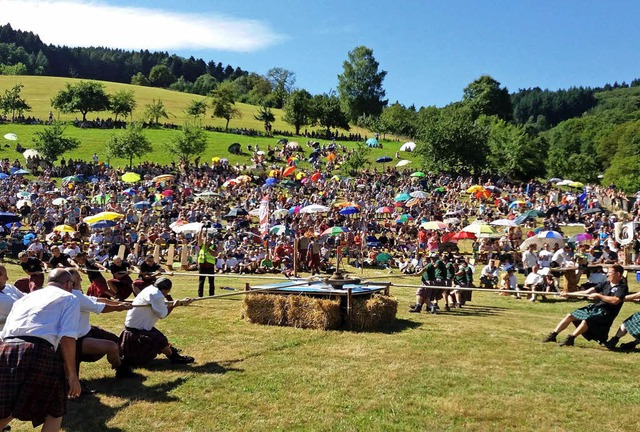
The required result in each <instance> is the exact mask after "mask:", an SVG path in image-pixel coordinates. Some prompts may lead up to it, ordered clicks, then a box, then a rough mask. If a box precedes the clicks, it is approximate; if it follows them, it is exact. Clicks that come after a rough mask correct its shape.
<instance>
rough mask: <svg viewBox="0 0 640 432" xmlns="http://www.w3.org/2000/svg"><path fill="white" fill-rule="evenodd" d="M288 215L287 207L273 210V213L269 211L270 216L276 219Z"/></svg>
mask: <svg viewBox="0 0 640 432" xmlns="http://www.w3.org/2000/svg"><path fill="white" fill-rule="evenodd" d="M288 215H289V210H287V209H278V210H275V211H274V212H273V213H271V216H273V217H274V218H276V219H278V218H282V217H286V216H288Z"/></svg>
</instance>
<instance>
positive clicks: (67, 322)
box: [0, 285, 80, 349]
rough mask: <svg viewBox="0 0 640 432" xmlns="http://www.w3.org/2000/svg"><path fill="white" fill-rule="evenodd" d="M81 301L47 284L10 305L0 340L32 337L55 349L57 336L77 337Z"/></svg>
mask: <svg viewBox="0 0 640 432" xmlns="http://www.w3.org/2000/svg"><path fill="white" fill-rule="evenodd" d="M79 320H80V302H79V301H78V299H77V298H76V297H75V296H74V295H73V294H71V293H70V292H67V291H65V290H63V289H62V288H58V287H56V286H52V285H47V286H45V287H44V288H42V289H39V290H37V291H34V292H32V293H31V294H29V295H26V296H24V297H22V298H21V299H19V300H16V302H15V303H14V304H13V308H12V309H11V312H10V313H9V316H8V317H7V322H6V323H5V325H4V330H2V333H0V339H3V340H4V339H6V338H8V337H12V336H15V337H20V336H35V337H39V338H42V339H44V340H46V341H47V342H49V343H50V344H51V345H53V347H54V349H58V344H59V343H60V339H62V338H63V337H65V336H66V337H70V338H73V339H75V338H76V337H77V336H78V321H79Z"/></svg>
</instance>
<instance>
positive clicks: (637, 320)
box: [623, 312, 640, 339]
mask: <svg viewBox="0 0 640 432" xmlns="http://www.w3.org/2000/svg"><path fill="white" fill-rule="evenodd" d="M623 324H624V327H625V328H626V329H627V331H628V332H629V334H630V335H631V336H633V337H634V338H636V339H638V338H640V312H636V313H634V314H633V315H631V316H630V317H629V318H627V319H626V320H624V322H623Z"/></svg>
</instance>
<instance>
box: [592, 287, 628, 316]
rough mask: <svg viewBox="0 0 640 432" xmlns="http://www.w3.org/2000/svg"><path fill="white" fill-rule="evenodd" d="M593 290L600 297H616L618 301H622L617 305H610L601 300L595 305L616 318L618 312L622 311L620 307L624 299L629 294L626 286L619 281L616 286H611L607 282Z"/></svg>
mask: <svg viewBox="0 0 640 432" xmlns="http://www.w3.org/2000/svg"><path fill="white" fill-rule="evenodd" d="M594 288H595V290H596V292H598V293H600V294H602V295H605V296H612V297H618V298H619V299H622V300H623V301H621V302H620V303H619V304H617V305H612V304H609V303H607V302H604V301H602V300H600V301H598V302H597V303H596V306H600V307H602V308H604V309H606V310H607V311H609V312H610V313H612V314H613V316H614V317H616V316H618V312H620V309H622V305H623V304H624V298H625V297H626V295H627V294H628V293H629V287H628V286H627V284H626V283H625V282H624V281H620V282H619V283H618V285H613V286H612V285H611V283H610V282H608V281H607V282H602V283H600V284H598V285H596V286H595V287H594Z"/></svg>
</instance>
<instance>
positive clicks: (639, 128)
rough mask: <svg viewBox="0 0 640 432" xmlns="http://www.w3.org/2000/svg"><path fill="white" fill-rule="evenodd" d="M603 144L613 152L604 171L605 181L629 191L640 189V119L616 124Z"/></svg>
mask: <svg viewBox="0 0 640 432" xmlns="http://www.w3.org/2000/svg"><path fill="white" fill-rule="evenodd" d="M605 143H606V144H605ZM602 145H603V146H606V148H607V149H608V150H609V151H610V152H611V153H613V156H612V157H611V158H610V159H609V163H608V165H609V166H608V168H607V170H606V171H605V172H604V183H605V184H615V185H616V186H617V187H618V188H620V189H622V190H624V191H626V192H629V193H634V192H636V191H638V190H640V120H636V121H631V122H626V123H623V124H621V125H618V126H616V127H615V129H614V130H612V131H611V133H609V134H608V135H607V137H606V139H605V140H603V144H602Z"/></svg>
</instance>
